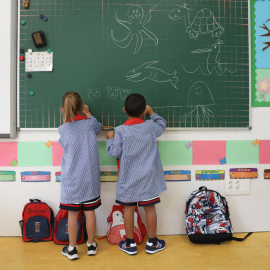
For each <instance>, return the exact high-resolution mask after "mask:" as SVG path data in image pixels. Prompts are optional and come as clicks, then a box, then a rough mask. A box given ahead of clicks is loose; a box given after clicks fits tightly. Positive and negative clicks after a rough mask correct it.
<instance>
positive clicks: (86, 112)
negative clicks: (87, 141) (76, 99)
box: [82, 104, 102, 135]
mask: <svg viewBox="0 0 270 270" xmlns="http://www.w3.org/2000/svg"><path fill="white" fill-rule="evenodd" d="M82 112H83V114H84V115H86V116H87V117H88V118H91V119H92V120H93V121H92V123H91V127H92V128H93V129H94V131H95V133H96V135H98V134H99V133H100V131H101V128H102V125H101V123H99V122H98V121H97V119H96V118H95V117H94V116H93V115H92V114H91V112H90V111H89V107H88V105H86V104H84V105H83V111H82ZM90 116H91V117H90Z"/></svg>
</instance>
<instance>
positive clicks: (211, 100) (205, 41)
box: [18, 0, 249, 128]
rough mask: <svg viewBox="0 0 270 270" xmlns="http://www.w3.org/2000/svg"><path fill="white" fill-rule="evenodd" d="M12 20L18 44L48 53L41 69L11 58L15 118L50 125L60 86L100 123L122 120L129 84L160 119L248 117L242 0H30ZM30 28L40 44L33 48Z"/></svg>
mask: <svg viewBox="0 0 270 270" xmlns="http://www.w3.org/2000/svg"><path fill="white" fill-rule="evenodd" d="M176 4H177V5H176ZM41 14H42V15H44V16H45V17H47V21H46V20H44V19H41V18H40V15H41ZM41 17H42V16H41ZM21 20H24V21H25V22H26V23H25V24H20V46H19V47H20V48H23V49H24V50H25V51H26V52H27V51H28V49H32V51H33V53H34V52H44V51H47V49H51V50H52V54H53V69H52V71H49V72H46V71H41V72H36V71H31V72H26V70H25V68H26V62H27V61H28V62H27V67H28V68H29V57H26V59H25V60H24V61H20V63H19V71H20V72H19V77H18V78H19V101H20V102H19V114H20V127H21V128H57V127H58V126H59V125H60V124H61V122H62V119H61V113H60V104H61V98H62V96H63V95H64V93H65V92H66V91H77V92H78V93H80V95H81V96H82V98H83V100H84V102H85V103H86V104H88V105H89V107H90V110H91V112H92V113H93V115H95V116H96V117H97V119H98V120H99V121H100V122H102V123H103V125H106V126H107V125H111V126H117V125H120V124H122V123H123V122H124V121H125V119H126V116H125V114H124V113H123V111H122V107H123V105H124V100H125V98H126V96H127V95H128V94H129V93H140V94H143V95H144V96H145V98H146V100H147V103H148V104H149V105H151V106H152V107H153V108H154V110H155V111H156V112H157V113H159V114H160V115H161V116H163V117H164V118H165V119H166V120H167V127H170V128H178V127H180V128H185V127H187V128H190V127H191V128H197V127H198V128H208V127H210V128H224V127H225V128H247V127H248V126H249V47H248V46H249V34H248V1H241V0H208V1H205V0H186V1H182V0H178V1H174V0H166V1H165V0H148V1H146V0H137V1H134V0H118V1H117V0H91V1H90V0H50V1H47V0H35V1H31V2H30V6H29V8H28V9H25V8H23V6H22V4H21V8H20V21H21ZM36 31H43V32H44V34H45V37H46V42H47V45H46V46H45V47H41V48H38V49H37V48H35V46H34V43H33V40H32V37H31V33H33V32H36ZM20 55H23V56H26V53H20ZM32 60H33V59H32ZM33 61H34V60H33ZM32 64H33V65H34V63H32ZM28 74H31V75H32V78H28V77H27V75H28ZM30 91H33V92H34V95H30Z"/></svg>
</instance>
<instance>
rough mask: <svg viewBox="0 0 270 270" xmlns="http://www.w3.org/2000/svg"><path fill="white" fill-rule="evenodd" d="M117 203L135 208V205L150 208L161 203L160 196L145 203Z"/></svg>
mask: <svg viewBox="0 0 270 270" xmlns="http://www.w3.org/2000/svg"><path fill="white" fill-rule="evenodd" d="M115 202H116V203H118V204H121V205H124V206H133V205H137V204H138V206H141V207H145V206H150V205H154V204H157V203H160V198H159V196H156V197H154V198H152V199H149V200H145V201H139V202H121V201H118V200H116V201H115Z"/></svg>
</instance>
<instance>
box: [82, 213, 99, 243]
mask: <svg viewBox="0 0 270 270" xmlns="http://www.w3.org/2000/svg"><path fill="white" fill-rule="evenodd" d="M84 214H85V217H86V230H87V235H88V243H89V244H92V243H94V241H95V232H96V214H95V210H91V211H84Z"/></svg>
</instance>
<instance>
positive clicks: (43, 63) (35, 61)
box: [25, 52, 53, 72]
mask: <svg viewBox="0 0 270 270" xmlns="http://www.w3.org/2000/svg"><path fill="white" fill-rule="evenodd" d="M52 70H53V52H51V53H48V52H32V53H28V52H27V53H26V59H25V71H26V72H30V71H52Z"/></svg>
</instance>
